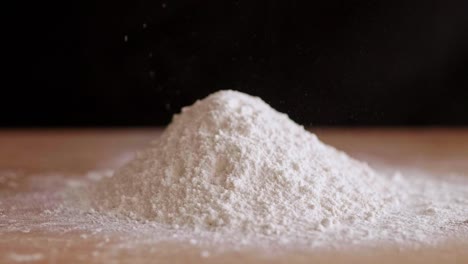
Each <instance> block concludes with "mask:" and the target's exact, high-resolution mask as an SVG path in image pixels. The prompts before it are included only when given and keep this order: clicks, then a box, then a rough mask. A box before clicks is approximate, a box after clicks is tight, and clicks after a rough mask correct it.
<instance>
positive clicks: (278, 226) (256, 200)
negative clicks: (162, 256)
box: [89, 91, 398, 236]
mask: <svg viewBox="0 0 468 264" xmlns="http://www.w3.org/2000/svg"><path fill="white" fill-rule="evenodd" d="M388 186H389V184H388V179H387V178H386V177H383V176H381V175H379V174H377V173H376V172H374V171H373V170H372V169H371V168H369V167H368V166H367V165H366V164H365V163H361V162H358V161H356V160H354V159H352V158H350V157H348V156H347V155H346V154H344V153H342V152H340V151H337V150H336V149H334V148H332V147H330V146H327V145H325V144H323V143H322V142H321V141H319V140H318V139H317V137H316V136H315V135H314V134H312V133H310V132H308V131H306V130H305V129H304V128H303V127H302V126H300V125H298V124H296V123H294V122H293V121H292V120H291V119H289V118H288V116H287V115H285V114H282V113H279V112H277V111H275V110H274V109H273V108H271V107H270V106H269V105H267V104H266V103H265V102H264V101H262V100H261V99H260V98H258V97H252V96H249V95H246V94H243V93H240V92H236V91H220V92H217V93H214V94H212V95H210V96H208V97H207V98H205V99H203V100H201V101H197V102H196V103H195V104H194V105H192V106H189V107H185V108H183V109H182V113H181V114H178V115H175V116H174V118H173V121H172V123H171V124H170V125H169V127H168V128H167V129H166V130H165V132H164V133H163V135H162V136H161V137H160V138H159V139H157V140H156V141H155V142H153V143H152V144H151V146H149V147H148V148H147V149H146V150H144V151H142V152H140V153H138V154H137V156H136V157H135V158H134V159H133V160H132V161H130V162H129V163H128V164H126V165H125V166H124V167H122V168H121V169H120V170H118V171H117V172H116V173H115V175H113V177H108V178H104V179H103V180H102V181H100V182H99V183H97V185H96V186H94V187H93V188H92V190H91V192H92V194H91V197H90V199H89V202H90V203H91V206H92V207H94V208H96V209H97V210H98V211H102V212H111V213H114V214H116V215H121V216H123V217H130V218H135V219H146V220H151V221H156V222H159V223H162V224H166V225H168V226H170V227H173V228H175V227H177V228H178V227H181V228H185V229H192V230H211V231H215V230H217V231H225V232H233V233H243V234H246V235H249V234H263V235H267V236H274V235H282V236H283V235H291V236H294V235H296V234H297V233H300V232H307V231H313V232H320V231H324V230H326V229H329V228H332V227H334V226H339V225H346V224H349V223H355V222H360V223H370V222H372V220H373V219H374V218H375V217H376V216H378V215H379V214H381V212H383V211H385V210H386V209H388V208H391V207H392V206H394V204H396V203H397V200H398V199H397V197H395V193H394V191H392V190H390V189H389V187H388Z"/></svg>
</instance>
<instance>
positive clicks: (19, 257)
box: [9, 253, 44, 263]
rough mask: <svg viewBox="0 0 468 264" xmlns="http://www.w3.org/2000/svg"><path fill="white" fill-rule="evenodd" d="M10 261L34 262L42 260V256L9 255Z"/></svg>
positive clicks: (38, 254) (37, 254)
mask: <svg viewBox="0 0 468 264" xmlns="http://www.w3.org/2000/svg"><path fill="white" fill-rule="evenodd" d="M9 258H10V260H12V261H15V262H28V263H29V262H35V261H39V260H42V259H44V255H43V254H41V253H34V254H18V253H10V255H9Z"/></svg>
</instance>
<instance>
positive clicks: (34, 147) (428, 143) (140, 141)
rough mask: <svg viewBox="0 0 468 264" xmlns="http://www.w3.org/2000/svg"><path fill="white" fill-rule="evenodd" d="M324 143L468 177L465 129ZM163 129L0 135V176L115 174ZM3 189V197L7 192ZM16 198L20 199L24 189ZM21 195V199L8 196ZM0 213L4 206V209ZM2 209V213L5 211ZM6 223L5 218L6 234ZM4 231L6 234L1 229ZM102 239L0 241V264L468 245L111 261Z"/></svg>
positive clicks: (171, 253)
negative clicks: (11, 173)
mask: <svg viewBox="0 0 468 264" xmlns="http://www.w3.org/2000/svg"><path fill="white" fill-rule="evenodd" d="M313 131H314V132H315V133H317V135H318V136H319V138H320V139H321V140H322V141H324V142H326V143H328V144H330V145H333V146H335V147H336V148H338V149H341V150H344V151H345V152H347V153H348V154H350V155H351V156H353V157H356V158H358V159H362V160H365V161H368V162H369V163H371V164H386V165H391V166H392V167H394V168H404V169H414V170H422V171H429V172H434V173H436V174H438V175H448V174H461V175H468V129H313ZM160 132H161V130H160V129H127V130H48V131H46V130H5V131H0V171H14V172H19V173H21V175H24V177H25V178H28V177H40V176H37V175H40V174H43V173H56V174H58V175H64V177H66V175H72V174H73V175H80V174H83V175H84V174H85V173H86V172H87V171H90V170H96V169H106V168H115V167H117V166H119V164H121V163H122V162H124V161H125V160H127V159H128V158H129V154H128V153H131V152H133V151H135V150H137V149H140V148H141V147H143V146H145V144H146V143H147V142H148V141H150V140H152V139H154V138H157V136H158V135H159V134H160ZM5 184H6V183H5V182H0V192H2V191H5V190H6V189H7V188H8V186H5ZM18 184H19V186H16V188H15V190H18V192H21V191H23V192H24V189H22V186H21V181H20V182H19V183H18ZM9 195H16V193H14V192H13V193H9ZM0 206H5V204H4V203H3V205H2V203H0ZM0 208H1V207H0ZM8 220H9V219H8V215H4V216H3V217H2V218H0V223H1V222H2V221H3V224H4V225H3V226H6V224H5V223H7V221H8ZM0 228H1V227H0ZM97 243H99V239H96V240H95V241H94V240H92V239H91V240H83V239H80V238H79V236H78V235H76V234H67V235H61V234H54V233H50V232H49V233H47V232H42V233H34V232H30V233H24V232H23V233H21V232H16V233H15V232H12V233H8V232H7V233H6V234H3V235H2V236H1V237H0V263H8V262H12V263H15V262H34V263H52V262H55V263H69V262H83V263H90V262H110V260H112V261H113V262H117V263H118V262H131V263H146V262H148V263H164V262H166V263H187V262H191V263H201V262H207V263H219V262H223V263H271V262H272V261H273V262H275V263H310V262H312V261H314V262H335V263H340V262H356V263H362V262H369V263H373V262H375V261H379V262H387V263H393V262H406V263H410V262H417V263H439V262H442V261H444V262H451V263H454V262H458V263H468V253H467V252H468V250H467V249H468V247H467V245H468V244H462V245H461V244H452V245H446V246H444V247H440V248H436V249H420V250H417V251H414V250H413V251H408V252H406V251H405V252H401V251H400V250H396V249H382V250H380V251H372V252H369V251H367V252H364V251H363V252H322V253H320V254H318V253H314V252H289V253H285V254H283V255H280V256H275V257H274V258H273V259H270V258H267V257H265V256H259V255H258V254H256V253H255V252H248V251H245V252H226V253H223V254H217V255H213V256H210V257H208V258H206V257H205V258H204V257H202V256H200V254H199V251H197V249H196V248H195V247H190V246H187V245H166V244H158V245H155V247H158V250H157V251H154V250H151V247H142V248H136V249H135V248H134V249H132V250H124V249H122V250H121V251H119V252H117V253H116V252H114V253H115V254H114V255H113V258H111V259H106V258H102V256H105V255H106V254H105V253H106V252H105V251H106V248H105V247H104V248H101V249H100V250H101V251H99V252H98V253H99V254H96V250H95V249H96V245H97Z"/></svg>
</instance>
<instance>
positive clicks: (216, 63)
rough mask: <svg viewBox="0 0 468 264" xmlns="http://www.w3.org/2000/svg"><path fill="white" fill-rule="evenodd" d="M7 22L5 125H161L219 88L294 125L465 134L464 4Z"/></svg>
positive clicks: (77, 8) (61, 15) (54, 16)
mask: <svg viewBox="0 0 468 264" xmlns="http://www.w3.org/2000/svg"><path fill="white" fill-rule="evenodd" d="M72 2H77V3H72ZM12 14H13V15H12V17H11V18H8V19H7V20H8V21H7V23H6V25H7V29H5V30H4V32H3V42H4V44H7V46H8V47H7V48H4V51H3V52H4V62H6V66H7V67H6V68H7V70H6V71H4V73H6V75H7V76H6V79H4V84H3V85H2V95H1V96H2V100H1V106H0V110H1V111H0V124H1V125H2V126H6V127H18V126H21V127H24V126H26V127H31V126H41V127H42V126H142V125H164V124H167V123H168V122H169V121H170V117H171V115H172V114H173V113H174V112H178V111H179V110H180V107H181V106H183V105H187V104H191V103H192V102H193V101H194V100H195V99H199V98H202V97H204V96H206V95H208V94H209V93H211V92H213V91H216V90H219V89H235V90H240V91H244V92H247V93H250V94H253V95H258V96H260V97H262V98H263V99H264V100H265V101H267V102H268V103H270V104H271V105H272V106H273V107H275V108H277V109H278V110H280V111H282V112H286V113H288V114H289V115H290V117H291V118H293V119H294V120H296V121H298V122H300V123H302V124H304V125H412V126H414V125H468V1H334V0H330V1H285V0H282V1H253V0H249V1H246V0H243V1H220V0H216V1H212V0H207V1H199V0H198V1H196V0H194V1H170V0H168V1H155V0H151V1H149V0H139V1H112V2H111V1H89V2H86V1H62V2H47V1H46V2H43V1H35V2H34V3H28V4H26V3H22V4H21V6H20V7H17V8H16V9H15V12H13V13H12ZM125 39H126V40H127V41H125Z"/></svg>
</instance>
